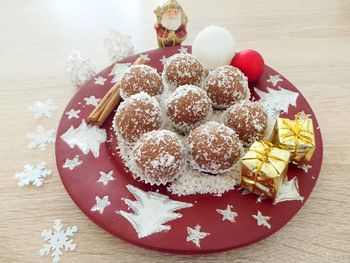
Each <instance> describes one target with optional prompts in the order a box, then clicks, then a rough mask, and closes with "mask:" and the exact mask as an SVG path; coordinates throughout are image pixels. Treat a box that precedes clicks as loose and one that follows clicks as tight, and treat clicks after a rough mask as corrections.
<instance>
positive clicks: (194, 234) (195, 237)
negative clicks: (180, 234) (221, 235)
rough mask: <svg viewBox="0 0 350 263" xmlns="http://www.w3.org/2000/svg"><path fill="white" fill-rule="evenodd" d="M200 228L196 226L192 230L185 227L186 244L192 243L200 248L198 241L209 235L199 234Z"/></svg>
mask: <svg viewBox="0 0 350 263" xmlns="http://www.w3.org/2000/svg"><path fill="white" fill-rule="evenodd" d="M200 230H201V226H200V225H196V226H195V227H194V228H191V227H187V234H188V235H187V238H186V241H187V242H190V241H191V242H193V243H194V244H195V245H196V246H197V247H198V248H200V247H201V245H200V240H201V239H203V238H205V237H206V236H209V235H210V234H209V233H206V232H201V231H200Z"/></svg>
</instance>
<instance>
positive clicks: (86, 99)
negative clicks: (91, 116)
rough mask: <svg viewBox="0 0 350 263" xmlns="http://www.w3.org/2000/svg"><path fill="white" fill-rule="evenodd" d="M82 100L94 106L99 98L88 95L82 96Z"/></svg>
mask: <svg viewBox="0 0 350 263" xmlns="http://www.w3.org/2000/svg"><path fill="white" fill-rule="evenodd" d="M84 100H85V104H86V105H92V106H95V107H96V106H97V105H98V103H99V101H100V100H101V99H97V98H96V97H95V96H90V97H88V98H87V97H86V98H84Z"/></svg>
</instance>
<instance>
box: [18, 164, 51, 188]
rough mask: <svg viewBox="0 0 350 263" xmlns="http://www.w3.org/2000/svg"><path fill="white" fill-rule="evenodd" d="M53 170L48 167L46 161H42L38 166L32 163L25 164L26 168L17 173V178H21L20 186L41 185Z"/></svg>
mask: <svg viewBox="0 0 350 263" xmlns="http://www.w3.org/2000/svg"><path fill="white" fill-rule="evenodd" d="M51 173H52V171H51V170H49V169H46V163H45V162H41V163H40V164H38V165H37V166H36V167H35V166H34V165H32V164H26V165H24V169H23V171H22V172H20V173H16V174H15V178H16V179H18V180H19V182H18V186H20V187H23V186H27V185H29V184H32V185H34V186H37V187H38V186H41V185H42V184H43V179H44V178H45V177H46V176H49V175H51Z"/></svg>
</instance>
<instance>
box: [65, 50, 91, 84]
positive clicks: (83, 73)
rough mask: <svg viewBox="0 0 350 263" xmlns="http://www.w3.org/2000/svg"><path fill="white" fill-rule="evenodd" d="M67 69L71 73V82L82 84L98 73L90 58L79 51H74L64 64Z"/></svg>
mask: <svg viewBox="0 0 350 263" xmlns="http://www.w3.org/2000/svg"><path fill="white" fill-rule="evenodd" d="M64 66H65V68H66V71H67V72H68V73H69V76H70V79H71V82H73V83H74V84H75V85H77V86H81V85H82V84H84V82H85V81H87V80H88V79H91V78H92V77H93V76H94V75H96V71H95V68H94V67H93V66H92V65H91V63H90V60H89V59H88V58H86V57H84V56H83V55H81V54H80V53H79V52H78V51H74V52H73V53H72V54H71V55H70V56H69V57H68V59H67V60H66V62H65V64H64Z"/></svg>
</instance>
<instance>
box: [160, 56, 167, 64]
mask: <svg viewBox="0 0 350 263" xmlns="http://www.w3.org/2000/svg"><path fill="white" fill-rule="evenodd" d="M167 60H168V58H167V57H166V56H162V58H161V59H160V60H159V61H160V62H162V65H163V66H164V65H165V64H166V62H167Z"/></svg>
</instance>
